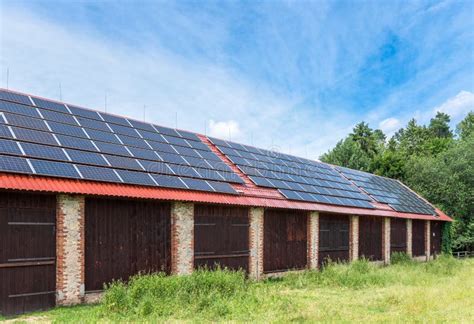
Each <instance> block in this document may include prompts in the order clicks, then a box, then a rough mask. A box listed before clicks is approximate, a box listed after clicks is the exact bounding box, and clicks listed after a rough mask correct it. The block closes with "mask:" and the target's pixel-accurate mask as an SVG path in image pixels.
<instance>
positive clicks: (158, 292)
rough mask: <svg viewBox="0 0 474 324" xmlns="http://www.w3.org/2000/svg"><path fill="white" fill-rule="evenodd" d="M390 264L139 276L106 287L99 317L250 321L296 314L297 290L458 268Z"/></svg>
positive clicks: (390, 281) (416, 278)
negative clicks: (254, 275)
mask: <svg viewBox="0 0 474 324" xmlns="http://www.w3.org/2000/svg"><path fill="white" fill-rule="evenodd" d="M392 262H393V265H391V266H379V265H375V264H373V263H371V262H369V261H367V260H363V259H362V260H358V261H356V262H353V263H350V264H329V265H328V266H326V267H325V268H324V269H322V270H321V271H304V272H302V273H297V274H296V273H295V274H289V275H287V276H286V277H284V278H280V279H268V280H266V281H263V282H254V281H251V280H248V279H246V277H245V274H244V273H243V272H232V271H229V270H225V269H224V270H223V269H219V270H217V271H206V270H197V271H195V272H194V273H193V274H192V275H189V276H165V275H164V274H161V273H158V274H151V275H138V276H135V277H133V278H131V280H130V281H129V282H128V283H127V284H126V283H123V282H120V281H119V282H114V283H112V284H111V285H110V286H109V287H107V289H106V292H105V295H104V299H103V301H102V303H101V306H100V307H101V313H102V316H105V317H108V318H110V316H118V317H123V318H124V319H126V320H133V319H141V318H144V317H146V318H153V319H169V318H173V319H190V318H193V319H196V318H199V319H203V320H215V319H224V320H243V321H251V320H252V319H254V320H255V319H257V318H258V319H260V320H261V319H262V316H264V319H265V320H267V319H268V320H271V316H272V312H278V313H279V314H281V313H286V312H287V313H288V314H291V313H292V312H297V311H298V309H299V308H298V307H302V306H301V305H300V306H299V305H298V303H299V302H301V301H302V300H301V299H298V298H295V296H294V292H296V291H301V290H302V289H303V290H305V291H317V290H318V289H321V290H325V291H327V289H332V287H333V288H334V289H339V288H343V289H350V290H354V291H355V292H356V291H359V290H361V289H363V288H369V289H370V287H385V286H389V285H400V284H401V285H405V286H421V285H426V284H428V283H437V282H438V280H439V279H440V278H442V277H449V276H451V275H453V274H454V273H455V272H456V271H457V269H458V268H459V267H460V262H459V261H457V260H455V259H453V258H452V257H450V256H440V257H439V258H438V259H436V260H435V261H432V262H428V263H417V262H412V261H411V260H407V259H406V258H405V257H404V256H402V255H400V256H397V257H396V258H393V259H392ZM277 292H280V293H277ZM283 292H287V293H283ZM262 314H265V315H262ZM266 316H268V317H266Z"/></svg>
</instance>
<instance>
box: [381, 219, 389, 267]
mask: <svg viewBox="0 0 474 324" xmlns="http://www.w3.org/2000/svg"><path fill="white" fill-rule="evenodd" d="M382 237H383V244H382V247H383V260H384V262H385V264H389V263H390V218H389V217H385V218H384V222H383V235H382Z"/></svg>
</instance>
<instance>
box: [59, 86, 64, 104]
mask: <svg viewBox="0 0 474 324" xmlns="http://www.w3.org/2000/svg"><path fill="white" fill-rule="evenodd" d="M59 101H63V91H62V89H61V82H59Z"/></svg>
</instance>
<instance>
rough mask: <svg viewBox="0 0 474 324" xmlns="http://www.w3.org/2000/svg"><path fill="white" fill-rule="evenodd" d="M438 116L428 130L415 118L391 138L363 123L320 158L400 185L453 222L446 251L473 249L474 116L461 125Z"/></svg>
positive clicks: (445, 240) (446, 233) (446, 236)
mask: <svg viewBox="0 0 474 324" xmlns="http://www.w3.org/2000/svg"><path fill="white" fill-rule="evenodd" d="M449 123H450V116H449V115H447V114H445V113H442V112H438V113H437V114H436V116H434V117H433V118H432V119H431V120H430V122H429V124H428V125H420V124H418V123H417V121H416V120H415V119H412V120H410V121H409V122H408V124H407V126H406V127H404V128H401V129H400V130H399V131H397V132H396V133H395V134H394V135H393V136H392V137H391V138H390V139H387V136H386V135H385V134H384V133H383V132H382V131H381V130H380V129H372V128H370V127H369V125H368V124H367V123H365V122H361V123H359V124H357V125H356V126H355V127H354V129H353V130H352V133H350V134H349V135H348V136H347V137H346V138H344V139H342V140H340V141H339V142H338V143H337V144H336V146H335V147H334V148H333V149H331V150H329V151H328V152H327V153H325V154H323V155H322V156H321V157H320V160H321V161H323V162H327V163H331V164H335V165H340V166H344V167H348V168H352V169H357V170H361V171H366V172H370V173H374V174H377V175H381V176H385V177H389V178H394V179H398V180H401V181H402V182H403V183H405V184H406V185H408V186H409V187H410V188H412V189H413V190H415V191H416V192H417V193H419V194H421V195H422V196H423V197H424V198H426V199H427V200H428V201H430V202H431V203H433V204H434V205H436V206H437V207H438V208H439V209H441V210H442V211H443V212H445V213H446V214H447V215H449V216H451V217H453V218H454V222H453V223H452V224H450V225H447V226H445V228H444V232H443V245H444V246H443V248H444V250H445V251H449V250H450V249H451V248H452V249H455V250H471V251H472V250H474V112H473V111H471V112H469V113H468V114H467V115H466V117H465V118H464V119H463V120H462V121H461V122H460V123H459V124H458V125H457V127H456V129H454V130H453V129H451V128H450V126H449Z"/></svg>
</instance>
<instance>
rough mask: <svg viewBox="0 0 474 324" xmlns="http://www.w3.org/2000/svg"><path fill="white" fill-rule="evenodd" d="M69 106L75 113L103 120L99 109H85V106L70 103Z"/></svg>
mask: <svg viewBox="0 0 474 324" xmlns="http://www.w3.org/2000/svg"><path fill="white" fill-rule="evenodd" d="M68 107H69V110H70V111H71V113H72V114H73V115H76V116H81V117H85V118H90V119H97V120H102V119H101V118H100V116H99V114H98V113H97V111H93V110H88V109H83V108H79V107H76V106H71V105H68Z"/></svg>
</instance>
